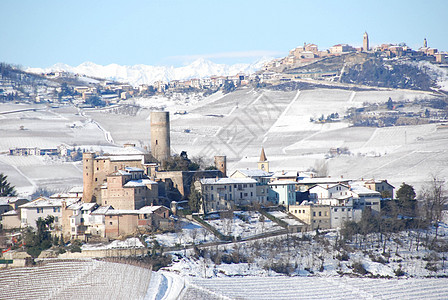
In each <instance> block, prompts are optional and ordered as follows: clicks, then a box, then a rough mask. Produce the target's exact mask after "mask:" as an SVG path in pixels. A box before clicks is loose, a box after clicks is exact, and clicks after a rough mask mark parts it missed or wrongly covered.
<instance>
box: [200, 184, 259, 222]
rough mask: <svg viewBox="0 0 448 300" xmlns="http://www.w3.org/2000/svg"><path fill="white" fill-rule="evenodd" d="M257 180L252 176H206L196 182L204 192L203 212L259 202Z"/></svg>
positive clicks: (202, 192)
mask: <svg viewBox="0 0 448 300" xmlns="http://www.w3.org/2000/svg"><path fill="white" fill-rule="evenodd" d="M256 185H257V181H256V180H255V179H251V178H204V179H201V180H198V181H197V182H196V183H195V188H196V189H197V190H198V191H200V192H201V194H202V203H203V205H202V211H201V212H202V213H210V212H215V211H221V210H228V209H231V208H233V207H235V206H239V205H249V204H253V203H256V202H257V187H256Z"/></svg>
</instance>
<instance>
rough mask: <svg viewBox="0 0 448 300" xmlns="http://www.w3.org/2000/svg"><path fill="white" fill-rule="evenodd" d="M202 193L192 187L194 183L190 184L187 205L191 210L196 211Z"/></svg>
mask: <svg viewBox="0 0 448 300" xmlns="http://www.w3.org/2000/svg"><path fill="white" fill-rule="evenodd" d="M201 198H202V195H201V193H200V192H199V191H197V190H196V189H195V188H194V184H192V185H191V191H190V195H189V196H188V205H189V206H190V210H191V211H192V212H198V211H199V210H200V209H201V205H202V200H201Z"/></svg>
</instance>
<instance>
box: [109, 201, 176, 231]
mask: <svg viewBox="0 0 448 300" xmlns="http://www.w3.org/2000/svg"><path fill="white" fill-rule="evenodd" d="M104 221H105V232H104V234H105V237H108V238H118V237H120V236H126V235H130V234H133V233H135V232H137V230H138V229H139V228H142V229H155V228H159V227H160V226H161V224H162V226H163V227H164V228H165V229H167V228H169V226H171V228H172V221H170V219H169V209H168V208H167V207H165V206H146V207H142V208H141V209H139V210H115V209H108V210H107V211H106V212H105V214H104Z"/></svg>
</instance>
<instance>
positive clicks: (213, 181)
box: [201, 178, 257, 184]
mask: <svg viewBox="0 0 448 300" xmlns="http://www.w3.org/2000/svg"><path fill="white" fill-rule="evenodd" d="M201 183H202V184H241V183H242V184H247V183H257V181H256V180H255V179H252V178H218V179H216V178H203V179H201Z"/></svg>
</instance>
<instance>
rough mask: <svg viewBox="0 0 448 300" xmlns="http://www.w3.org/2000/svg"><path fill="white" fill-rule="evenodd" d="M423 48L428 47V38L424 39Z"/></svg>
mask: <svg viewBox="0 0 448 300" xmlns="http://www.w3.org/2000/svg"><path fill="white" fill-rule="evenodd" d="M423 48H428V42H427V41H426V38H425V39H424V40H423Z"/></svg>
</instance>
